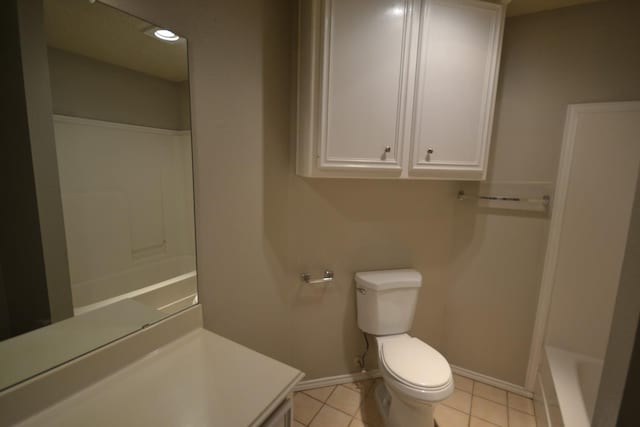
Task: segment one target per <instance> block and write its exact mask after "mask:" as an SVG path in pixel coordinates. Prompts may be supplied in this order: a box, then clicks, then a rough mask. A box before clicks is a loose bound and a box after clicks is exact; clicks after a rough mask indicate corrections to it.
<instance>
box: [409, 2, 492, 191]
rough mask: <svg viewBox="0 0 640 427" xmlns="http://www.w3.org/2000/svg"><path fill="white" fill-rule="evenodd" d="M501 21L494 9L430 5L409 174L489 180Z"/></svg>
mask: <svg viewBox="0 0 640 427" xmlns="http://www.w3.org/2000/svg"><path fill="white" fill-rule="evenodd" d="M502 21H503V9H502V7H501V6H499V5H495V4H491V3H484V2H479V1H474V0H426V1H425V2H424V4H423V8H422V11H421V30H420V36H419V40H420V46H419V58H418V68H417V95H416V99H415V106H414V108H415V112H414V122H413V129H412V135H411V142H412V150H411V162H410V164H411V171H410V172H411V173H414V174H421V173H422V174H429V173H432V174H433V175H436V176H437V175H440V176H442V177H446V176H449V177H452V178H469V179H474V178H475V179H481V178H483V176H484V172H485V169H486V163H487V156H488V147H489V139H490V133H491V121H492V116H493V104H494V99H495V86H496V80H497V78H496V77H497V69H498V55H499V51H500V48H499V47H500V41H501V36H502Z"/></svg>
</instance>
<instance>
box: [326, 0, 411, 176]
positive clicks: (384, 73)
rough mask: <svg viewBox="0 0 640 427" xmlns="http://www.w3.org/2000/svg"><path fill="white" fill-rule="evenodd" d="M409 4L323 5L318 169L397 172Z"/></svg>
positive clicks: (347, 1) (385, 0)
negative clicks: (387, 170) (394, 170)
mask: <svg viewBox="0 0 640 427" xmlns="http://www.w3.org/2000/svg"><path fill="white" fill-rule="evenodd" d="M409 3H410V2H409V1H406V2H398V1H397V0H396V1H390V0H367V1H366V2H363V1H362V0H325V2H324V17H325V20H324V24H323V25H324V26H323V43H324V55H323V58H322V79H321V86H322V89H321V98H322V99H321V104H322V105H321V115H322V117H321V120H320V121H319V122H320V123H321V126H320V130H319V133H320V138H319V144H318V147H317V149H318V154H319V164H318V165H319V167H320V168H322V169H358V168H359V169H362V170H367V169H371V170H380V169H397V170H398V171H399V170H400V168H401V167H400V161H401V159H400V157H401V152H402V142H401V141H402V132H403V125H402V124H403V121H404V111H405V108H404V107H405V106H404V102H405V93H406V89H405V87H406V80H407V78H406V72H407V68H408V67H407V58H406V49H405V46H406V43H405V40H406V39H407V37H409V31H410V23H411V20H410V15H411V10H412V9H411V7H410V4H409Z"/></svg>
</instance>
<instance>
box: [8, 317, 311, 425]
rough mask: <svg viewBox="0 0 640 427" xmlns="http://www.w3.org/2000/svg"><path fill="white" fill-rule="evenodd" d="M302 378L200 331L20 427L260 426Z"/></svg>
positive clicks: (271, 361) (219, 337)
mask: <svg viewBox="0 0 640 427" xmlns="http://www.w3.org/2000/svg"><path fill="white" fill-rule="evenodd" d="M302 377H303V374H302V373H301V372H300V371H299V370H297V369H294V368H292V367H290V366H287V365H285V364H283V363H280V362H278V361H276V360H273V359H271V358H269V357H267V356H264V355H262V354H260V353H257V352H255V351H253V350H250V349H248V348H246V347H243V346H241V345H239V344H236V343H234V342H233V341H230V340H228V339H226V338H223V337H221V336H219V335H216V334H214V333H212V332H209V331H207V330H205V329H197V330H195V331H193V332H190V333H189V334H187V335H185V336H183V337H181V338H179V339H178V340H176V341H173V342H171V343H169V344H167V345H166V346H164V347H161V348H159V349H157V350H155V351H154V352H152V353H150V354H148V355H147V356H145V357H144V358H142V359H140V360H138V361H136V362H134V363H132V364H130V365H128V366H126V367H125V368H123V369H121V370H120V371H118V372H116V373H114V374H113V375H110V376H108V377H106V378H104V379H103V380H101V381H99V382H97V383H95V384H93V385H92V386H90V387H87V388H86V389H84V390H82V391H80V392H79V393H76V394H75V395H72V396H70V397H68V398H67V399H65V400H63V401H61V402H59V403H57V404H56V405H54V406H52V407H50V408H48V409H46V410H44V411H42V412H40V413H38V414H36V415H34V416H32V417H30V418H28V419H26V420H24V421H23V422H22V423H20V424H19V426H21V427H32V426H47V427H53V426H65V427H72V426H87V425H91V426H95V427H100V426H110V427H111V426H134V425H135V426H154V427H157V426H189V427H200V426H203V427H204V426H220V427H235V426H238V427H240V426H258V425H260V423H262V422H263V421H264V420H265V419H266V418H267V417H268V416H269V414H270V413H271V412H272V411H273V410H274V409H275V408H276V407H277V406H278V405H279V404H280V403H281V402H282V401H283V399H284V398H285V397H286V396H287V395H288V393H290V392H291V391H292V389H293V387H294V386H295V385H296V383H297V382H298V381H300V379H301V378H302Z"/></svg>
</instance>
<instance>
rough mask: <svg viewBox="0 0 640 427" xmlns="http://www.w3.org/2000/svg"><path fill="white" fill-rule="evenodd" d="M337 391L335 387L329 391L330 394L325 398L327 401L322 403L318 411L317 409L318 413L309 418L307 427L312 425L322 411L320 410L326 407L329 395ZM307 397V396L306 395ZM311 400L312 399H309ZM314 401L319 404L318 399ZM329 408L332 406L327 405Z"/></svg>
mask: <svg viewBox="0 0 640 427" xmlns="http://www.w3.org/2000/svg"><path fill="white" fill-rule="evenodd" d="M337 389H338V386H335V387H334V388H333V390H331V393H329V395H328V396H327V399H326V400H325V401H324V402H322V406H321V407H320V409H318V412H316V414H315V415H314V416H313V417H311V420H310V421H309V424H307V427H308V426H310V425H311V424H312V423H313V420H315V419H316V417H317V416H318V414H319V413H320V411H322V408H324V407H325V406H327V401H328V400H329V398H330V397H331V395H332V394H333V393H334V392H335V391H336V390H337ZM307 396H308V395H307ZM311 398H312V399H313V397H311ZM316 401H318V402H320V401H319V400H318V399H316ZM329 407H330V408H331V407H332V406H331V405H329Z"/></svg>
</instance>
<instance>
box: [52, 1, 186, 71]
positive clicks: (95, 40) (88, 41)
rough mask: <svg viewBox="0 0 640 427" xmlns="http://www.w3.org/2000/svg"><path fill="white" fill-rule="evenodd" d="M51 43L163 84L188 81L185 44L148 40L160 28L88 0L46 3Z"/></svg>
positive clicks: (182, 42) (152, 38)
mask: <svg viewBox="0 0 640 427" xmlns="http://www.w3.org/2000/svg"><path fill="white" fill-rule="evenodd" d="M44 15H45V29H46V33H47V44H48V45H49V46H51V47H54V48H57V49H61V50H65V51H68V52H72V53H76V54H78V55H83V56H86V57H89V58H92V59H96V60H98V61H102V62H107V63H109V64H113V65H117V66H120V67H124V68H128V69H130V70H135V71H139V72H142V73H145V74H148V75H152V76H155V77H159V78H161V79H164V80H170V81H174V82H181V81H184V80H187V78H188V68H187V67H188V65H187V42H186V40H185V39H184V38H181V39H180V40H179V41H177V42H175V43H167V42H164V41H161V40H158V39H156V38H155V37H151V36H148V35H146V34H145V33H144V31H145V30H148V29H150V28H153V29H155V28H156V27H155V26H154V25H152V24H150V23H148V22H146V21H143V20H141V19H139V18H136V17H134V16H131V15H128V14H126V13H124V12H121V11H119V10H117V9H114V8H112V7H109V6H106V5H103V4H100V3H97V2H96V3H93V4H92V3H89V1H88V0H44Z"/></svg>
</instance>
